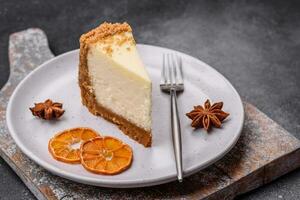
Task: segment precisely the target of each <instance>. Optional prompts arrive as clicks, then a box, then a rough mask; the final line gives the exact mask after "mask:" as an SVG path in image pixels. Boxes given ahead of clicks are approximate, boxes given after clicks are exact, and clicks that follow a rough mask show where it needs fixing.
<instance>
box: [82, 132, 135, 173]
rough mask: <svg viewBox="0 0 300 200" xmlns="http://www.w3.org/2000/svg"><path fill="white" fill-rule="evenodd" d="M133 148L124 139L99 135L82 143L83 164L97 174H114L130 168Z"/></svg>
mask: <svg viewBox="0 0 300 200" xmlns="http://www.w3.org/2000/svg"><path fill="white" fill-rule="evenodd" d="M132 157H133V153H132V149H131V148H130V147H129V146H128V145H127V144H124V143H123V142H122V141H120V140H118V139H116V138H113V137H110V136H105V137H97V138H94V139H91V140H88V141H86V142H84V143H82V145H81V147H80V158H81V164H82V166H83V167H84V168H85V169H87V170H88V171H91V172H94V173H97V174H106V175H113V174H118V173H121V172H122V171H124V170H126V169H128V168H129V167H130V165H131V162H132Z"/></svg>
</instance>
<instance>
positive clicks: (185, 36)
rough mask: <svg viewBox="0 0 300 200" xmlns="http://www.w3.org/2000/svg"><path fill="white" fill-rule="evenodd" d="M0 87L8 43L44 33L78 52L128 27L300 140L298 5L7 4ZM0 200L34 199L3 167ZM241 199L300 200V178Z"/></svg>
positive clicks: (2, 15)
mask: <svg viewBox="0 0 300 200" xmlns="http://www.w3.org/2000/svg"><path fill="white" fill-rule="evenodd" d="M0 5H1V6H0V24H1V26H0V86H2V85H3V84H4V83H5V82H6V80H7V78H8V75H9V72H8V58H7V45H8V35H9V34H10V33H12V32H15V31H19V30H22V29H26V28H28V27H34V26H35V27H40V28H42V29H43V30H45V32H46V34H47V35H48V38H49V42H50V47H51V48H52V51H53V52H54V53H55V54H60V53H63V52H66V51H69V50H72V49H75V48H78V42H77V40H78V37H79V35H80V34H81V33H82V32H85V31H87V30H88V29H90V28H91V27H94V26H95V25H96V24H98V23H100V22H102V21H104V20H107V21H124V20H126V21H128V22H129V23H131V24H132V25H133V28H134V30H135V35H136V39H137V41H138V42H140V43H148V44H154V45H160V46H166V47H169V48H174V49H177V50H180V51H183V52H185V53H189V54H191V55H193V56H196V57H198V58H200V59H201V60H203V61H204V62H206V63H208V64H210V65H211V66H213V67H215V68H216V69H217V70H218V71H220V72H221V73H223V74H224V75H225V76H226V77H227V78H228V79H229V80H230V81H231V82H232V83H233V85H234V86H235V87H236V88H237V90H238V91H239V92H240V94H241V96H242V98H243V99H244V100H247V101H249V102H251V103H253V104H254V105H256V106H257V107H258V108H259V109H261V110H262V111H263V112H265V113H266V114H267V115H269V116H270V117H271V118H272V119H274V120H275V121H277V122H278V123H279V124H280V125H282V126H283V127H284V128H285V129H287V130H288V131H290V132H291V133H292V134H294V135H295V136H296V137H297V138H299V139H300V131H299V130H300V123H299V122H300V115H299V114H298V113H299V112H300V101H299V99H300V91H299V87H300V57H299V52H300V21H299V18H300V2H299V1H251V2H250V1H214V2H212V1H208V0H207V1H196V0H195V1H142V0H139V1H130V2H128V1H113V2H110V3H108V1H91V0H89V1H48V2H46V1H36V0H31V1H8V0H7V1H3V0H0ZM0 163H1V166H0V183H1V184H0V194H1V195H0V199H32V198H33V196H32V195H31V194H30V193H29V192H28V191H27V190H26V188H25V186H23V185H22V183H21V182H20V181H19V179H18V177H17V176H15V175H14V174H13V173H12V172H11V171H10V170H9V168H8V167H7V166H6V165H5V164H4V163H3V161H2V160H1V162H0ZM240 199H300V170H298V171H295V172H293V173H291V174H289V175H286V176H284V177H283V178H281V179H279V180H277V181H275V182H274V183H271V184H269V185H267V186H265V187H262V188H260V189H258V190H255V191H254V192H251V193H249V194H246V195H244V196H242V197H240Z"/></svg>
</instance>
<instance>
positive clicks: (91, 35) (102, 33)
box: [80, 22, 132, 43]
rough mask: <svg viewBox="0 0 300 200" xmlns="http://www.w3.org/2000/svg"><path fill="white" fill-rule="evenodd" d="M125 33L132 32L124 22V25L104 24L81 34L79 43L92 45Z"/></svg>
mask: <svg viewBox="0 0 300 200" xmlns="http://www.w3.org/2000/svg"><path fill="white" fill-rule="evenodd" d="M125 32H132V29H131V27H130V26H129V24H128V23H126V22H124V23H107V22H104V23H103V24H101V25H100V26H98V27H97V28H95V29H93V30H91V31H89V32H88V33H86V34H83V35H82V36H81V37H80V42H85V43H94V42H97V41H99V40H102V39H105V38H107V37H108V36H113V35H115V34H117V33H125Z"/></svg>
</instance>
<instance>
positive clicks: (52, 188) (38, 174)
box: [0, 28, 300, 200]
mask: <svg viewBox="0 0 300 200" xmlns="http://www.w3.org/2000/svg"><path fill="white" fill-rule="evenodd" d="M53 57H54V56H53V54H52V53H51V51H50V49H49V47H48V42H47V37H46V35H45V34H44V32H43V31H42V30H40V29H34V28H33V29H27V30H25V31H21V32H18V33H14V34H12V35H11V36H10V39H9V62H10V77H9V80H8V82H7V84H6V85H5V86H4V87H3V88H2V90H1V92H0V155H1V156H2V157H3V158H4V160H5V161H6V162H7V163H8V164H9V165H10V166H11V168H12V169H13V170H14V171H15V172H16V173H17V174H18V175H19V176H20V178H21V179H22V180H23V182H24V183H25V184H26V185H27V187H28V188H29V189H30V190H31V191H32V193H33V194H34V195H35V196H36V197H37V198H38V199H100V198H103V199H104V198H105V199H116V200H118V199H181V198H186V199H228V200H229V199H233V198H234V197H235V196H237V195H239V194H242V193H245V192H248V191H250V190H253V189H255V188H257V187H259V186H261V185H263V184H266V183H268V182H270V181H272V180H274V179H276V178H278V177H279V176H282V175H283V174H286V173H288V172H290V171H292V170H294V169H296V168H298V167H299V166H300V151H299V148H300V141H299V140H298V139H296V138H295V137H294V136H292V135H291V134H290V133H288V132H287V131H286V130H284V129H283V128H282V127H280V126H279V125H278V124H276V123H275V122H274V121H272V120H271V119H270V118H268V117H267V116H266V115H265V114H263V113H262V112H261V111H259V110H258V109H257V108H255V107H254V106H253V105H251V104H249V103H247V102H245V103H244V106H245V115H246V116H245V125H244V129H243V132H242V135H241V138H240V139H239V141H238V143H237V145H236V146H235V147H234V148H233V149H232V150H231V151H230V152H229V153H228V154H227V155H226V156H225V157H224V158H223V159H221V160H220V161H218V162H217V163H215V164H213V165H211V166H210V167H208V168H206V169H204V170H202V171H200V172H198V173H196V174H194V175H192V176H190V177H188V178H186V179H184V182H183V183H178V182H172V183H168V184H163V185H160V186H154V187H146V188H136V189H109V188H101V187H94V186H88V185H83V184H78V183H75V182H72V181H69V180H66V179H63V178H60V177H58V176H55V175H52V174H50V173H49V172H47V171H46V170H44V169H43V168H41V167H39V166H38V165H36V164H35V163H34V162H33V161H31V160H30V159H29V158H27V157H26V156H25V155H24V154H23V153H22V152H21V151H20V150H19V148H18V147H17V146H16V144H15V143H14V141H13V140H12V138H11V136H10V134H9V132H8V130H7V125H6V117H5V111H6V106H7V103H8V100H9V97H10V96H11V94H12V92H13V90H14V89H15V87H16V86H17V84H18V83H19V82H20V81H21V80H22V79H23V78H24V77H25V76H26V75H27V74H28V73H29V72H31V71H32V70H33V69H35V68H36V67H37V66H39V65H40V64H42V63H43V62H45V61H47V60H49V59H50V58H53Z"/></svg>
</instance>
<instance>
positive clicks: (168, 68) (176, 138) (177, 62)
mask: <svg viewBox="0 0 300 200" xmlns="http://www.w3.org/2000/svg"><path fill="white" fill-rule="evenodd" d="M160 89H161V90H162V91H163V92H167V93H169V94H170V96H171V127H172V138H173V147H174V154H175V159H176V169H177V178H178V181H179V182H182V179H183V176H182V145H181V129H180V120H179V115H178V109H177V93H178V92H182V91H183V90H184V85H183V72H182V59H181V58H180V57H179V56H177V55H174V54H164V55H163V68H162V71H161V82H160Z"/></svg>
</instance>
